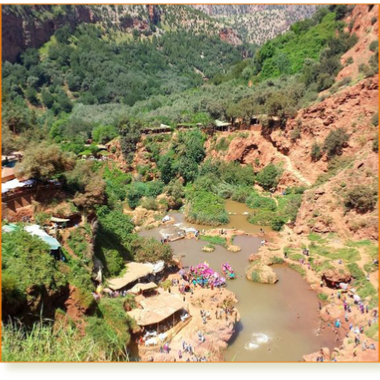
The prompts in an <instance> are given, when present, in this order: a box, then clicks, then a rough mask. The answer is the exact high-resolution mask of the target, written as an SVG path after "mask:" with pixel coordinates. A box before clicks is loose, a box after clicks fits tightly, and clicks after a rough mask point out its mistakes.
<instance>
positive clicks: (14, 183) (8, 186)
mask: <svg viewBox="0 0 380 380" xmlns="http://www.w3.org/2000/svg"><path fill="white" fill-rule="evenodd" d="M34 183H35V181H34V180H33V179H29V180H27V181H19V180H18V179H17V178H15V179H12V180H11V181H8V182H5V183H3V184H2V185H1V193H2V194H3V193H7V192H8V191H9V190H13V189H17V188H20V187H24V186H30V185H33V184H34Z"/></svg>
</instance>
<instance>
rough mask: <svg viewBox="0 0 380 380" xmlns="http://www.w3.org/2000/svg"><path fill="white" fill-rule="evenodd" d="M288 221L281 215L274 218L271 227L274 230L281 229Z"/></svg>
mask: <svg viewBox="0 0 380 380" xmlns="http://www.w3.org/2000/svg"><path fill="white" fill-rule="evenodd" d="M285 223H286V221H285V219H284V218H283V217H280V216H276V217H275V218H273V220H272V222H271V227H272V230H273V231H280V230H281V228H282V226H283V225H284V224H285Z"/></svg>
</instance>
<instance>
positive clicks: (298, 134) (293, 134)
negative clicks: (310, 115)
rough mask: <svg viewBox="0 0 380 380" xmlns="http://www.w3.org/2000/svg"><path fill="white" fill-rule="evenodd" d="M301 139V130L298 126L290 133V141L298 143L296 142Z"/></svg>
mask: <svg viewBox="0 0 380 380" xmlns="http://www.w3.org/2000/svg"><path fill="white" fill-rule="evenodd" d="M300 137H301V128H300V127H298V126H297V127H296V128H295V129H293V130H292V131H291V132H290V139H291V140H292V141H296V140H298V139H299V138H300Z"/></svg>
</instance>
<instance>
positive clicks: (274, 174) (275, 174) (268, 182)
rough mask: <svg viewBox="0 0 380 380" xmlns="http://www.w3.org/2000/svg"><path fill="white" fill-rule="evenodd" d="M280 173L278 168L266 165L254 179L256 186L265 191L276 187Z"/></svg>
mask: <svg viewBox="0 0 380 380" xmlns="http://www.w3.org/2000/svg"><path fill="white" fill-rule="evenodd" d="M281 173H282V170H281V169H280V168H279V167H277V166H275V165H273V164H268V165H267V166H265V168H264V169H262V170H261V171H260V172H259V173H258V174H257V176H256V179H257V182H258V184H259V185H260V186H262V187H263V188H264V189H265V190H270V189H272V188H276V187H277V184H278V181H279V179H280V176H281Z"/></svg>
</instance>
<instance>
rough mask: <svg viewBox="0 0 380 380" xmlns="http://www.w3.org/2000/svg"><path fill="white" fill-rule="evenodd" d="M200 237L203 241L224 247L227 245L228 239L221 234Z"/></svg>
mask: <svg viewBox="0 0 380 380" xmlns="http://www.w3.org/2000/svg"><path fill="white" fill-rule="evenodd" d="M200 239H201V240H203V241H207V242H208V243H210V244H215V245H221V246H222V247H227V240H226V239H225V238H222V237H220V236H207V235H200Z"/></svg>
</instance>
